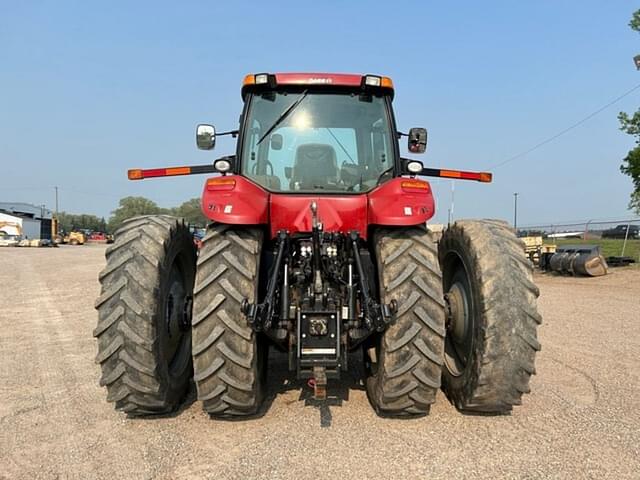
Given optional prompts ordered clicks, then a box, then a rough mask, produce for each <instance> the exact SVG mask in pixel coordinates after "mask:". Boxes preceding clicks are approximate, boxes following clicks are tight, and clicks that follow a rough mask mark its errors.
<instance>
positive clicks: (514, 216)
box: [513, 192, 518, 234]
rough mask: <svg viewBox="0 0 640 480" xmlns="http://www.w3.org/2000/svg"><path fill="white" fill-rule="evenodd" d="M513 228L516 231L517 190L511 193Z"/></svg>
mask: <svg viewBox="0 0 640 480" xmlns="http://www.w3.org/2000/svg"><path fill="white" fill-rule="evenodd" d="M513 229H514V230H515V232H516V234H517V233H518V192H516V193H514V194H513Z"/></svg>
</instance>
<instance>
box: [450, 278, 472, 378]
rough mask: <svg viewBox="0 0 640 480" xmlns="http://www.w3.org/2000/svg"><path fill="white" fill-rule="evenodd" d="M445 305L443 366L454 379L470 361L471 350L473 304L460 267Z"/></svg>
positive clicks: (463, 370)
mask: <svg viewBox="0 0 640 480" xmlns="http://www.w3.org/2000/svg"><path fill="white" fill-rule="evenodd" d="M445 299H446V303H447V322H446V328H447V334H446V337H445V364H446V367H447V370H448V371H449V373H451V375H453V376H454V377H459V376H461V375H462V374H463V373H464V372H465V370H466V369H467V366H468V365H469V363H470V360H471V352H472V350H473V323H474V322H473V307H472V305H473V303H472V300H471V288H470V287H469V281H468V280H467V276H466V272H465V271H464V269H463V268H462V267H460V268H458V270H457V271H456V273H455V274H454V276H453V278H452V280H451V285H450V286H449V288H448V291H447V293H446V294H445Z"/></svg>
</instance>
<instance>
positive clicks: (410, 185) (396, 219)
mask: <svg viewBox="0 0 640 480" xmlns="http://www.w3.org/2000/svg"><path fill="white" fill-rule="evenodd" d="M368 197H369V224H371V225H389V226H396V225H403V226H407V225H419V224H422V223H425V222H426V221H427V220H429V219H430V218H431V217H433V215H434V214H435V202H434V200H433V194H432V193H431V185H429V182H425V181H424V180H418V179H416V178H403V177H398V178H394V179H393V180H389V181H388V182H385V183H384V184H382V185H380V186H379V187H378V188H376V189H375V190H373V191H371V192H370V193H369V195H368Z"/></svg>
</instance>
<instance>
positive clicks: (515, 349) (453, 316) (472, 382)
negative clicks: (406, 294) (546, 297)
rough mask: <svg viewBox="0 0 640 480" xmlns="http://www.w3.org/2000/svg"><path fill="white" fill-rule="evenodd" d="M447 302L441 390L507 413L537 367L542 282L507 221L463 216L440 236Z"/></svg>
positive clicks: (464, 405)
mask: <svg viewBox="0 0 640 480" xmlns="http://www.w3.org/2000/svg"><path fill="white" fill-rule="evenodd" d="M439 258H440V266H441V269H442V273H443V287H444V291H445V297H446V300H447V305H448V318H447V336H446V339H445V366H444V369H443V390H444V392H445V394H446V395H447V397H448V398H449V400H450V401H451V403H452V404H453V405H455V406H456V408H458V410H460V411H462V412H469V413H479V414H483V413H485V414H506V413H509V412H510V411H511V410H512V407H513V405H520V404H521V397H522V395H523V394H524V393H528V392H529V391H530V389H529V379H530V377H531V375H533V374H534V373H535V367H534V360H535V355H536V352H537V351H538V350H540V343H539V342H538V340H537V335H536V329H537V327H538V325H539V324H540V323H542V317H541V316H540V314H539V313H538V311H537V308H536V299H537V297H538V295H539V291H538V288H537V287H536V286H535V284H534V283H533V272H532V270H533V267H532V265H531V263H530V262H529V260H528V259H527V257H526V255H525V252H524V244H523V243H522V242H521V241H520V240H519V239H518V238H516V236H515V235H514V234H513V232H512V231H511V229H510V228H509V226H508V225H507V224H506V223H505V222H501V221H497V220H482V221H474V220H464V221H458V222H456V223H455V224H454V225H453V226H451V227H450V228H448V229H447V230H446V231H445V232H444V234H443V236H442V239H441V241H440V248H439Z"/></svg>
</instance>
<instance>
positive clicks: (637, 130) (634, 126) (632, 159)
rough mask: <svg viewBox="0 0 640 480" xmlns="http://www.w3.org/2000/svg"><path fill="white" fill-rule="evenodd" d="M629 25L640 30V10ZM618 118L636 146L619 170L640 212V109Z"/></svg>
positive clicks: (620, 115) (632, 203)
mask: <svg viewBox="0 0 640 480" xmlns="http://www.w3.org/2000/svg"><path fill="white" fill-rule="evenodd" d="M629 26H630V27H631V29H632V30H634V31H636V32H640V10H636V11H635V12H633V15H632V17H631V21H630V22H629ZM618 120H619V121H620V130H622V131H623V132H625V133H628V134H629V135H631V136H633V137H635V142H636V146H635V147H634V148H633V149H631V150H629V153H627V156H626V157H625V158H624V159H623V161H622V165H620V171H621V172H622V173H624V174H625V175H629V176H630V177H631V180H632V181H633V192H631V199H630V201H629V208H630V209H632V210H634V211H635V212H636V213H638V214H640V109H639V110H636V112H635V113H634V114H633V115H629V114H627V113H625V112H620V113H619V114H618Z"/></svg>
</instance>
